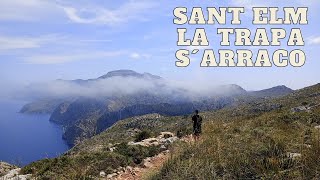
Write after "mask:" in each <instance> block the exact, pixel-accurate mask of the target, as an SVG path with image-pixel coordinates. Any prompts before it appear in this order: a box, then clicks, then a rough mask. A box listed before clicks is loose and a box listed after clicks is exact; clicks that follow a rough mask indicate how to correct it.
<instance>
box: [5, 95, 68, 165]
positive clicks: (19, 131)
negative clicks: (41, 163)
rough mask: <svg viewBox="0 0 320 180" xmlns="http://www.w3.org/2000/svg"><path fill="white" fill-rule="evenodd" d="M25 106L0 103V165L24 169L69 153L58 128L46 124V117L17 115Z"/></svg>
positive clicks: (8, 101) (6, 102) (14, 102)
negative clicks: (12, 165) (31, 164)
mask: <svg viewBox="0 0 320 180" xmlns="http://www.w3.org/2000/svg"><path fill="white" fill-rule="evenodd" d="M25 103H26V102H22V101H12V100H5V101H0V161H4V162H8V163H10V164H15V165H18V166H25V165H27V164H29V163H31V162H34V161H37V160H40V159H44V158H53V157H57V156H59V155H61V154H62V153H64V152H66V151H67V150H69V147H68V145H67V144H66V142H65V141H64V140H63V139H62V133H63V130H62V127H60V126H58V125H56V124H54V123H52V122H50V121H49V118H50V115H48V114H46V115H44V114H36V115H30V114H22V113H19V110H20V109H21V107H22V106H23V105H24V104H25Z"/></svg>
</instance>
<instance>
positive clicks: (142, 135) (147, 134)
mask: <svg viewBox="0 0 320 180" xmlns="http://www.w3.org/2000/svg"><path fill="white" fill-rule="evenodd" d="M150 137H151V132H150V131H147V130H143V131H141V132H139V133H138V134H137V135H136V136H135V140H134V141H135V142H140V141H142V140H144V139H148V138H150Z"/></svg>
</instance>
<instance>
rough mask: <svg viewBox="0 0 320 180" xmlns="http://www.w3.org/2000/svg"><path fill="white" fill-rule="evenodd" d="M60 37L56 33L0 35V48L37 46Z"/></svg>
mask: <svg viewBox="0 0 320 180" xmlns="http://www.w3.org/2000/svg"><path fill="white" fill-rule="evenodd" d="M60 38H61V37H58V36H57V35H45V36H39V37H26V36H22V37H17V36H15V37H13V36H0V50H13V49H30V48H39V47H41V46H42V45H44V44H47V43H50V42H55V41H58V40H59V39H60Z"/></svg>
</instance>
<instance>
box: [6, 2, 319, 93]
mask: <svg viewBox="0 0 320 180" xmlns="http://www.w3.org/2000/svg"><path fill="white" fill-rule="evenodd" d="M286 2H288V1H287V0H269V1H265V0H230V1H209V0H202V1H188V0H175V1H171V0H163V1H156V0H118V1H112V0H90V1H89V0H78V1H71V0H63V1H62V0H28V1H25V0H1V1H0V12H1V13H0V63H1V65H0V83H1V84H2V85H1V87H2V88H1V91H2V92H11V91H12V89H13V88H14V87H21V86H27V85H28V84H30V83H34V82H46V81H51V80H55V79H90V78H96V77H99V76H101V75H103V74H106V73H107V72H109V71H112V70H118V69H131V70H134V71H137V72H140V73H142V72H148V73H152V74H155V75H159V76H162V77H164V78H167V79H173V80H177V81H180V80H181V81H194V83H201V84H202V85H205V84H238V85H240V86H242V87H243V88H245V89H247V90H259V89H264V88H269V87H272V86H276V85H286V86H288V87H290V88H293V89H299V88H303V87H306V86H309V85H313V84H316V83H319V82H320V76H319V67H320V59H318V57H319V55H318V52H319V51H320V31H319V24H320V16H319V10H320V2H319V1H318V0H292V1H290V3H289V4H288V3H286ZM180 6H183V7H188V10H191V9H192V7H203V8H205V7H245V8H246V14H245V15H241V20H242V22H243V23H242V25H240V26H239V25H238V26H234V25H233V26H232V25H225V26H223V27H225V28H228V27H229V28H238V27H242V28H249V29H251V30H254V29H255V28H258V27H257V26H256V25H252V24H251V21H252V17H251V14H250V13H251V11H250V8H251V7H254V6H260V7H261V6H266V7H287V6H289V7H299V6H302V7H306V6H307V7H308V8H309V11H308V20H309V24H308V25H304V26H299V28H301V29H302V32H303V37H304V40H305V46H304V47H302V48H301V49H303V50H304V51H305V52H306V55H307V60H306V64H305V65H304V66H303V67H300V68H293V67H285V68H277V67H272V68H240V67H239V68H237V67H229V68H221V67H220V68H219V67H211V68H201V67H199V64H200V61H201V57H195V58H193V59H192V61H191V64H190V66H188V67H186V68H179V67H176V66H175V61H176V58H175V52H176V51H177V50H178V49H179V47H177V45H176V41H177V32H176V29H177V28H178V27H186V28H190V29H188V31H190V32H192V29H194V28H198V27H200V26H177V25H174V24H173V19H174V15H173V9H174V8H175V7H180ZM188 13H189V12H188ZM279 16H281V13H280V14H279ZM217 27H218V26H216V25H207V26H205V28H206V30H207V34H208V37H210V39H212V42H214V43H212V44H211V45H210V46H211V47H212V46H214V48H215V49H219V44H218V42H219V41H218V40H219V37H218V36H217V35H216V28H217ZM270 27H271V26H270ZM270 27H266V28H270ZM275 27H277V28H279V27H280V28H285V29H286V30H287V31H289V29H290V28H292V27H297V26H289V25H287V26H283V25H281V26H275ZM190 32H189V33H190ZM230 48H233V47H230ZM250 49H252V50H253V51H255V50H257V48H256V47H250ZM270 50H274V48H273V49H271V48H270Z"/></svg>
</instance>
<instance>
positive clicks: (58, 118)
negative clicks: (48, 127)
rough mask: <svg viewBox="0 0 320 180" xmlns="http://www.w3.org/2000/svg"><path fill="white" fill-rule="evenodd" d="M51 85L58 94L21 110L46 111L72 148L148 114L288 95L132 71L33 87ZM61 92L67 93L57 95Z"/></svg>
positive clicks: (215, 107)
mask: <svg viewBox="0 0 320 180" xmlns="http://www.w3.org/2000/svg"><path fill="white" fill-rule="evenodd" d="M51 86H53V87H54V88H53V89H56V88H58V90H59V91H54V94H55V95H57V97H56V99H55V98H53V97H51V98H45V99H43V100H40V101H35V102H33V103H30V104H28V105H26V106H24V108H23V111H22V112H29V113H32V112H37V111H38V112H50V113H51V117H50V121H52V122H54V123H57V124H60V125H62V126H63V128H64V134H63V138H64V139H65V140H66V142H67V143H68V144H69V145H70V146H74V145H75V144H78V143H79V142H81V141H83V140H85V139H87V138H90V137H92V136H94V135H96V134H99V133H101V132H102V131H104V130H105V129H107V128H108V127H110V126H111V125H112V124H114V123H115V122H117V121H119V120H121V119H125V118H130V117H134V116H140V115H144V114H150V113H159V114H161V115H167V116H176V115H186V114H190V113H192V112H193V111H194V110H195V109H199V110H201V111H205V110H218V109H221V108H224V107H228V106H237V105H238V104H239V102H240V104H241V103H243V102H242V101H244V102H247V101H251V100H254V99H259V98H265V97H277V96H281V95H285V94H288V93H289V92H291V91H289V90H288V88H283V87H275V88H271V89H268V90H263V91H260V92H254V93H248V92H247V91H246V90H244V89H243V88H242V87H240V86H238V85H235V84H231V85H223V86H217V87H215V88H213V89H211V91H208V90H206V91H207V93H200V92H201V91H199V90H195V89H194V88H195V87H192V88H191V87H190V88H186V87H180V86H176V85H172V84H170V83H168V82H167V81H166V80H164V79H163V78H161V77H159V76H155V75H152V74H149V73H137V72H134V71H131V70H118V71H111V72H109V73H107V74H105V75H103V76H101V77H99V78H96V79H88V80H80V79H78V80H71V81H66V80H58V81H56V82H54V83H53V84H50V83H49V84H48V85H46V86H45V87H41V86H36V87H35V88H39V89H45V90H48V89H49V91H50V92H51V91H52V90H51V89H50V87H51ZM60 87H62V89H60ZM64 88H66V89H64ZM196 89H197V88H196ZM64 91H68V92H69V91H70V93H71V94H69V96H68V95H66V94H63V93H60V92H64ZM39 94H41V93H39ZM252 94H254V95H252ZM41 105H43V109H41Z"/></svg>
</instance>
